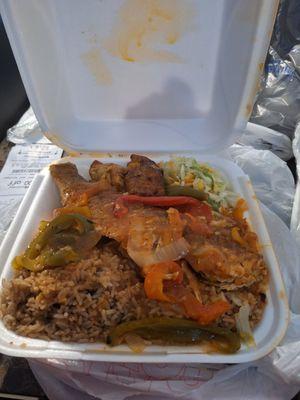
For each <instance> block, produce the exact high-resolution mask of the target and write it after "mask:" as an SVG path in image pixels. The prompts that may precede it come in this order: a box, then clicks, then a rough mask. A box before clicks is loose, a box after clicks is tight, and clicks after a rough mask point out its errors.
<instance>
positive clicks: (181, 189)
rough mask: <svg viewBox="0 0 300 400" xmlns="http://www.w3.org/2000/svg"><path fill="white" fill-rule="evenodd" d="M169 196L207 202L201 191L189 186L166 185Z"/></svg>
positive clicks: (206, 197)
mask: <svg viewBox="0 0 300 400" xmlns="http://www.w3.org/2000/svg"><path fill="white" fill-rule="evenodd" d="M166 192H167V194H168V195H169V196H189V197H194V198H195V199H198V200H207V199H208V194H207V193H205V192H204V191H202V190H196V189H194V188H192V187H190V186H179V185H166Z"/></svg>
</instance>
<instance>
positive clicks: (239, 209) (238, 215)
mask: <svg viewBox="0 0 300 400" xmlns="http://www.w3.org/2000/svg"><path fill="white" fill-rule="evenodd" d="M246 211H248V205H247V203H246V201H245V200H244V199H239V200H238V201H237V203H236V206H235V207H234V209H233V213H232V216H233V218H234V219H236V220H237V221H243V219H244V213H245V212H246Z"/></svg>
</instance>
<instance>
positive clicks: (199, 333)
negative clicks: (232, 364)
mask: <svg viewBox="0 0 300 400" xmlns="http://www.w3.org/2000/svg"><path fill="white" fill-rule="evenodd" d="M129 333H134V334H137V335H139V336H141V337H142V338H143V339H146V340H154V341H161V342H163V343H165V344H171V345H173V344H175V345H176V344H180V345H183V344H184V345H192V344H201V343H209V344H211V345H212V348H213V349H215V350H216V351H218V352H221V353H228V354H230V353H235V352H237V351H238V350H239V349H240V346H241V341H240V337H239V335H237V334H236V333H234V332H232V331H231V330H229V329H224V328H219V327H216V326H201V325H199V324H198V323H197V322H195V321H191V320H186V319H180V318H167V317H162V318H160V317H154V318H145V319H141V320H136V321H129V322H124V323H122V324H120V325H118V326H117V327H115V328H114V329H112V331H111V332H110V334H109V336H108V339H107V343H108V344H110V345H111V346H116V345H119V344H121V343H122V341H123V340H124V337H125V336H126V335H127V334H129Z"/></svg>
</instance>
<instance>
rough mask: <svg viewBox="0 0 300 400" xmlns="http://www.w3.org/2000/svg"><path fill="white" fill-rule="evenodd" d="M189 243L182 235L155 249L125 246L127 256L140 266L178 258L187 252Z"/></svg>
mask: <svg viewBox="0 0 300 400" xmlns="http://www.w3.org/2000/svg"><path fill="white" fill-rule="evenodd" d="M189 249H190V245H189V244H188V242H187V241H186V240H185V239H184V238H183V237H182V238H180V239H178V240H175V241H174V242H172V243H170V244H168V245H166V246H163V247H160V248H158V249H156V250H155V251H151V252H150V251H144V250H135V249H133V248H132V247H131V246H128V247H127V252H128V255H129V257H130V258H131V259H132V260H133V261H134V262H135V263H136V264H137V265H139V266H140V267H146V266H148V265H154V264H158V263H161V262H164V261H176V260H180V259H181V258H183V257H184V256H186V255H187V253H188V252H189Z"/></svg>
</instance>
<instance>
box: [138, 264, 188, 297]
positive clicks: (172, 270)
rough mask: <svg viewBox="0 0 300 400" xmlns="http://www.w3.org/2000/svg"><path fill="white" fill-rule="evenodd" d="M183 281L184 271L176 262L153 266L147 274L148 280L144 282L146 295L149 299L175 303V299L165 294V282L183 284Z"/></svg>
mask: <svg viewBox="0 0 300 400" xmlns="http://www.w3.org/2000/svg"><path fill="white" fill-rule="evenodd" d="M182 279H183V272H182V269H181V268H180V266H179V265H178V264H177V263H176V262H174V261H169V262H163V263H160V264H156V265H152V266H151V267H150V268H149V269H148V271H147V272H146V278H145V281H144V289H145V293H146V295H147V297H148V298H149V299H154V300H160V301H167V302H173V303H174V302H175V301H174V300H175V299H174V298H173V299H172V298H170V297H169V296H167V295H166V294H165V293H164V286H163V283H164V281H172V282H174V283H181V282H182Z"/></svg>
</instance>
